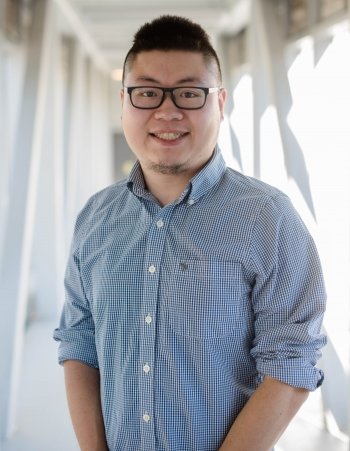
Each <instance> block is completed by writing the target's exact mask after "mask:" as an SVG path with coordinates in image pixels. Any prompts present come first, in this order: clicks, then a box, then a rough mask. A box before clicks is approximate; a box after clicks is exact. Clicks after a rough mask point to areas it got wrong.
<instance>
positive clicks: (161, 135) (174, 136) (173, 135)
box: [150, 131, 188, 142]
mask: <svg viewBox="0 0 350 451" xmlns="http://www.w3.org/2000/svg"><path fill="white" fill-rule="evenodd" d="M150 135H151V136H153V137H155V138H157V139H159V140H161V141H166V142H171V141H178V140H179V139H181V138H183V137H184V136H186V135H188V132H176V131H173V132H155V133H150Z"/></svg>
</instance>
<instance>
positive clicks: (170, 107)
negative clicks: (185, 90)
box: [154, 92, 183, 121]
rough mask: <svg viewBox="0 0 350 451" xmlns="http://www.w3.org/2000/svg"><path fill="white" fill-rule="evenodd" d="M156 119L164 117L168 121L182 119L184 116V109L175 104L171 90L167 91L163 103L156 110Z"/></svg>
mask: <svg viewBox="0 0 350 451" xmlns="http://www.w3.org/2000/svg"><path fill="white" fill-rule="evenodd" d="M154 117H155V119H163V120H167V121H171V120H181V119H182V118H183V113H182V111H181V110H180V109H179V108H178V107H177V106H176V105H175V104H174V102H173V100H172V98H171V94H170V92H166V93H165V98H164V101H163V103H162V104H161V105H160V106H159V107H158V108H157V109H156V110H155V113H154Z"/></svg>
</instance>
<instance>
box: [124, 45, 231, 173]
mask: <svg viewBox="0 0 350 451" xmlns="http://www.w3.org/2000/svg"><path fill="white" fill-rule="evenodd" d="M125 86H126V87H128V86H159V87H175V86H187V87H188V86H199V87H216V86H218V79H217V73H216V67H215V64H214V62H213V63H207V62H205V61H204V59H203V56H202V55H201V54H200V53H196V52H186V51H159V50H152V51H147V52H142V53H139V54H138V55H137V56H136V58H135V60H134V61H133V63H132V64H131V68H130V70H129V72H128V73H127V74H126V76H125ZM225 98H226V91H224V90H222V91H220V92H215V93H212V94H209V95H208V97H207V100H206V103H205V105H204V107H203V108H201V109H199V110H184V109H180V108H177V107H176V106H175V105H174V103H173V102H172V100H171V98H170V96H169V94H167V97H166V98H165V100H164V102H163V103H162V105H161V106H160V107H158V108H156V109H153V110H142V109H138V108H135V107H134V106H132V104H131V102H130V97H129V95H128V94H127V93H126V92H125V91H122V93H121V100H122V104H123V115H122V124H123V129H124V133H125V137H126V140H127V142H128V144H129V146H130V148H131V149H132V151H133V152H134V153H135V155H136V156H137V158H138V160H139V161H140V164H141V167H142V169H143V171H144V173H145V175H147V176H150V177H151V176H154V175H155V174H156V173H158V174H159V173H161V174H173V175H178V174H181V175H182V176H184V175H185V176H188V178H191V177H192V176H193V175H194V174H195V173H196V172H198V171H199V170H200V169H201V168H202V167H203V166H204V165H205V163H206V162H207V161H208V160H209V159H210V157H211V155H212V153H213V150H214V147H215V145H216V142H217V136H218V132H219V127H220V122H221V119H222V117H223V106H224V102H225Z"/></svg>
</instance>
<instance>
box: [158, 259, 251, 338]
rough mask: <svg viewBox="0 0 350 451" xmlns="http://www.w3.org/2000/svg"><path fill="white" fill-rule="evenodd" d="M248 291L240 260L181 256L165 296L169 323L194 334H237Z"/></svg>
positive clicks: (178, 329) (216, 335)
mask: <svg viewBox="0 0 350 451" xmlns="http://www.w3.org/2000/svg"><path fill="white" fill-rule="evenodd" d="M249 293H250V286H249V284H248V283H247V282H246V281H245V278H244V274H243V271H242V265H241V264H240V263H239V262H231V261H221V260H184V261H181V260H178V261H177V262H176V267H175V271H174V273H173V275H172V277H171V282H170V285H169V290H168V294H167V296H166V306H167V314H168V320H169V323H170V326H171V327H172V328H173V330H174V331H175V332H176V333H178V334H180V335H183V336H188V337H193V338H201V339H205V338H220V337H224V336H228V335H234V334H236V333H237V331H238V330H240V329H241V328H242V327H243V325H244V318H243V312H244V310H245V306H247V305H248V297H249Z"/></svg>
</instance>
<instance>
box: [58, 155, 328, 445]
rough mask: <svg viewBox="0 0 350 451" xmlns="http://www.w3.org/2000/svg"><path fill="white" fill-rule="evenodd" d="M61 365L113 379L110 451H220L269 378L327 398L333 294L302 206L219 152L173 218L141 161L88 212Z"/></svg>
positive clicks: (70, 279)
mask: <svg viewBox="0 0 350 451" xmlns="http://www.w3.org/2000/svg"><path fill="white" fill-rule="evenodd" d="M65 286H66V302H65V305H64V309H63V313H62V318H61V322H60V325H59V328H57V329H56V330H55V332H54V337H55V339H56V340H58V341H60V346H59V361H60V362H61V363H62V362H63V361H65V360H68V359H74V360H80V361H83V362H85V363H86V364H87V365H90V366H92V367H95V368H99V371H100V374H101V399H102V408H103V415H104V421H105V429H106V435H107V440H108V445H109V449H110V451H135V450H137V451H155V450H157V451H214V450H215V451H216V450H217V449H218V448H219V447H220V444H221V443H222V441H223V439H224V437H225V435H226V433H227V432H228V430H229V428H230V426H231V424H232V423H233V421H234V419H235V417H236V416H237V414H238V413H239V412H240V410H241V409H242V407H243V406H244V405H245V403H246V402H247V400H248V398H249V397H250V395H251V394H252V393H253V392H254V390H255V389H256V387H257V386H258V385H259V383H260V382H261V380H262V378H263V377H264V375H270V376H272V377H274V378H276V379H279V380H280V381H283V382H285V383H287V384H289V385H292V386H296V387H304V388H306V389H308V390H314V389H315V388H316V387H317V386H318V385H320V383H321V382H322V378H323V376H322V372H321V371H320V370H319V369H317V368H316V367H315V364H316V361H317V359H318V358H319V356H320V352H319V349H320V348H321V347H322V346H323V345H324V344H325V337H324V336H323V335H322V334H321V333H320V328H321V320H322V316H323V312H324V307H325V292H324V285H323V279H322V274H321V269H320V265H319V259H318V256H317V252H316V249H315V245H314V242H313V240H312V238H311V237H310V234H309V233H308V231H307V230H306V228H305V226H304V224H303V223H302V221H301V220H300V218H299V216H298V215H297V213H296V212H295V210H294V209H293V207H292V206H291V203H290V201H289V200H288V198H287V197H286V196H285V195H284V194H283V193H281V192H280V191H278V190H277V189H275V188H272V187H270V186H268V185H266V184H264V183H262V182H260V181H258V180H255V179H252V178H249V177H246V176H244V175H242V174H240V173H238V172H236V171H234V170H232V169H229V168H226V167H225V163H224V160H223V158H222V156H221V153H220V151H219V149H216V150H215V153H214V155H213V158H212V159H211V161H210V162H209V163H208V164H207V165H206V167H205V168H203V169H202V170H201V172H199V173H198V174H197V175H196V176H195V177H194V178H193V179H192V180H191V182H190V183H189V185H188V187H187V188H186V190H185V191H184V192H183V193H182V195H181V196H180V198H179V199H178V200H177V201H176V202H174V203H172V204H170V205H167V206H165V207H163V208H162V207H160V206H159V204H158V203H157V202H156V201H155V199H154V198H153V197H152V195H151V194H150V193H149V192H147V190H146V189H145V187H144V181H143V176H142V171H141V169H140V166H139V164H138V163H136V165H135V167H134V169H133V171H132V172H131V174H130V177H129V178H128V180H125V181H122V182H119V183H117V184H115V185H113V186H111V187H108V188H106V189H105V190H103V191H101V192H99V193H97V194H96V195H94V196H93V197H92V198H91V199H90V200H89V201H88V203H87V205H86V206H85V208H84V209H83V210H82V212H81V213H80V215H79V217H78V219H77V223H76V229H75V234H74V238H73V243H72V248H71V254H70V258H69V262H68V267H67V272H66V279H65Z"/></svg>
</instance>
